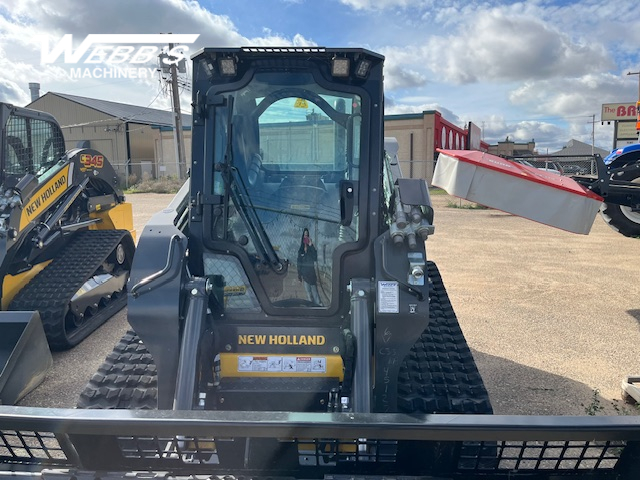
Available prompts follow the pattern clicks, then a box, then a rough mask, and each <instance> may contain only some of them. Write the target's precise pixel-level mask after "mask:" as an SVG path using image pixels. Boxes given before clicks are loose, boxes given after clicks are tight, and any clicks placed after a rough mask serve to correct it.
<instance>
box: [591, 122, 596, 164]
mask: <svg viewBox="0 0 640 480" xmlns="http://www.w3.org/2000/svg"><path fill="white" fill-rule="evenodd" d="M595 151H596V114H595V113H594V114H593V115H591V156H592V157H593V154H594V153H595Z"/></svg>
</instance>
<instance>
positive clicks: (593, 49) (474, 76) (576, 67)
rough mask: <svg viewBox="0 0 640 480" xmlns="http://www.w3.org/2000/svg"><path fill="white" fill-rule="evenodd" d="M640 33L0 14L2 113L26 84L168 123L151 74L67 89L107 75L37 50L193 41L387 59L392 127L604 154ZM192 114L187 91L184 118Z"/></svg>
mask: <svg viewBox="0 0 640 480" xmlns="http://www.w3.org/2000/svg"><path fill="white" fill-rule="evenodd" d="M637 22H638V3H637V0H581V1H571V0H526V1H522V2H520V1H497V0H485V1H473V0H135V1H133V0H111V1H109V2H98V1H94V0H56V1H45V0H0V101H3V102H8V103H13V104H14V105H19V106H23V105H26V104H27V103H29V102H30V94H29V88H28V84H29V82H38V83H40V84H41V90H40V93H41V94H44V93H46V92H49V91H52V92H60V93H67V94H71V95H79V96H84V97H91V98H99V99H104V100H111V101H116V102H123V103H131V104H135V105H140V106H143V107H152V108H159V109H166V110H169V109H170V107H171V100H170V96H169V95H168V91H167V90H168V89H167V87H166V82H163V81H161V80H160V79H159V77H158V74H157V73H155V72H153V69H151V70H149V71H148V75H147V76H146V77H145V78H96V77H94V76H87V77H85V78H71V69H72V68H75V67H92V68H93V67H96V66H98V67H101V68H102V67H104V68H107V67H110V66H111V65H110V64H109V65H102V64H95V63H94V64H88V63H86V58H87V56H86V55H85V57H83V58H81V60H80V62H79V63H78V64H75V65H74V64H69V63H65V62H64V56H63V55H60V56H59V57H58V58H57V60H56V61H55V62H54V63H43V61H42V60H43V59H42V51H43V43H45V42H47V43H46V44H47V45H48V48H49V49H51V48H53V47H54V46H55V45H56V44H58V42H60V40H61V39H62V38H63V36H64V35H67V34H72V35H73V44H74V49H75V48H76V47H77V46H78V45H80V44H81V42H82V41H83V40H84V39H85V38H86V36H87V35H89V34H131V33H136V34H143V33H144V34H157V33H167V32H172V33H174V34H198V35H199V36H198V38H197V40H196V41H195V42H194V43H192V44H188V49H189V50H188V52H186V50H185V52H186V54H187V55H189V54H192V53H194V52H195V51H197V50H198V49H199V48H202V47H229V46H231V47H239V46H248V45H279V46H281V45H300V46H311V45H317V46H324V47H363V48H368V49H370V50H373V51H375V52H378V53H381V54H383V55H384V56H385V58H386V59H385V113H386V114H402V113H414V112H422V111H425V110H438V111H440V112H441V113H442V114H443V116H444V117H445V118H446V119H447V120H449V121H452V122H453V123H455V124H457V125H459V126H461V127H462V126H464V125H465V124H466V123H467V122H473V123H474V124H476V125H478V126H480V127H481V128H482V132H483V136H484V140H485V141H487V142H489V143H495V142H497V141H502V140H505V138H506V137H509V138H510V139H511V140H515V141H518V142H529V141H531V140H532V139H533V140H534V141H535V142H536V146H537V149H538V151H539V152H540V153H547V152H554V151H557V150H559V149H560V148H561V147H562V146H563V145H565V144H566V143H567V142H568V141H569V140H571V139H576V140H579V141H582V142H585V143H588V144H591V143H592V133H593V140H594V142H595V145H596V146H598V147H601V148H604V149H606V150H610V149H611V148H612V146H613V126H611V125H607V124H606V123H605V124H604V125H601V122H600V113H601V109H602V104H604V103H626V102H635V101H636V100H637V98H638V91H639V81H640V75H627V73H628V72H638V71H640V50H639V48H640V28H638V27H637ZM185 45H186V44H185ZM47 51H50V50H47ZM83 62H85V63H83ZM120 65H122V64H120ZM147 66H150V67H154V65H147ZM183 80H184V82H186V83H187V84H188V74H186V75H185V76H184V78H183ZM189 103H190V94H189V91H188V87H186V86H185V87H183V88H182V95H181V106H182V110H183V111H184V112H185V113H188V112H189ZM594 115H595V117H594ZM594 118H595V122H594V121H593V120H594Z"/></svg>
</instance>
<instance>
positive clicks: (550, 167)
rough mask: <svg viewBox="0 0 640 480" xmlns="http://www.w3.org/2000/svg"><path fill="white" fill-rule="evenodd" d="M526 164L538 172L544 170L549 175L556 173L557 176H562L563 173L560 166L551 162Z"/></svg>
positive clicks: (538, 161) (539, 161)
mask: <svg viewBox="0 0 640 480" xmlns="http://www.w3.org/2000/svg"><path fill="white" fill-rule="evenodd" d="M528 162H529V163H530V164H531V165H532V166H534V167H536V168H538V169H540V170H545V171H547V172H551V173H557V174H559V175H562V174H563V173H564V168H562V165H560V164H559V163H558V162H555V161H552V160H528Z"/></svg>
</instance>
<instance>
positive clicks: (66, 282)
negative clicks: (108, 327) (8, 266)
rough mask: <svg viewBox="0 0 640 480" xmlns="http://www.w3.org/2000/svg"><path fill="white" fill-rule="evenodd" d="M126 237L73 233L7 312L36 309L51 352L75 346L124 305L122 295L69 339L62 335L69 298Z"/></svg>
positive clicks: (96, 232) (112, 233) (121, 234)
mask: <svg viewBox="0 0 640 480" xmlns="http://www.w3.org/2000/svg"><path fill="white" fill-rule="evenodd" d="M127 234H128V232H127V231H126V230H87V231H84V232H79V233H77V234H76V235H75V236H74V238H73V239H72V240H71V242H70V243H69V244H68V245H67V246H65V247H64V249H62V250H61V252H60V253H59V254H58V255H57V256H56V257H55V258H54V259H53V261H52V262H51V263H50V264H49V265H47V267H46V268H44V269H43V270H42V271H41V272H40V273H39V274H38V275H36V276H35V277H34V278H33V279H32V280H31V281H30V282H29V283H28V284H27V285H26V286H25V287H24V288H23V289H22V290H20V292H19V293H18V294H17V295H16V296H15V297H14V299H13V301H12V302H11V304H10V305H9V310H26V311H31V310H37V311H38V312H39V313H40V318H41V320H42V325H43V326H44V331H45V333H46V335H47V339H48V340H49V346H50V347H51V348H52V349H54V350H57V349H65V348H69V347H72V346H74V345H76V344H78V343H79V342H80V341H81V340H83V339H84V338H85V337H86V336H87V335H89V334H90V333H91V332H92V331H93V330H95V329H96V328H97V327H98V326H100V325H101V324H102V323H104V322H105V321H106V320H107V319H108V318H109V317H110V316H111V315H113V314H114V313H115V312H116V311H118V310H120V309H121V308H122V307H124V305H126V295H124V294H123V295H122V296H121V297H120V298H118V299H114V300H113V301H111V302H110V303H109V304H107V306H106V307H104V310H105V311H103V312H98V314H96V315H94V316H92V317H90V320H89V321H87V322H86V323H85V324H84V325H82V326H81V327H79V328H78V329H77V330H76V331H72V332H70V335H69V336H68V335H67V333H66V332H65V329H64V325H65V315H66V313H67V309H68V306H69V302H70V301H71V298H72V297H73V295H75V293H76V292H77V291H78V289H79V288H80V287H81V286H82V285H83V284H84V282H85V281H86V280H87V279H88V278H89V277H91V276H92V275H93V274H94V273H95V272H96V270H97V269H98V268H99V267H100V265H101V264H102V263H103V262H104V261H105V260H106V258H107V257H108V256H109V254H111V252H112V251H113V250H114V249H115V248H116V246H117V245H118V243H120V241H121V240H122V239H123V238H124V237H125V235H127Z"/></svg>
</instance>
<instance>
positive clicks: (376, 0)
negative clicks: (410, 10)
mask: <svg viewBox="0 0 640 480" xmlns="http://www.w3.org/2000/svg"><path fill="white" fill-rule="evenodd" d="M340 3H343V4H345V5H348V6H350V7H351V8H353V9H355V10H385V9H388V8H396V7H401V8H404V7H408V6H410V5H412V4H416V3H418V4H419V3H420V2H416V1H415V0H340Z"/></svg>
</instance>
